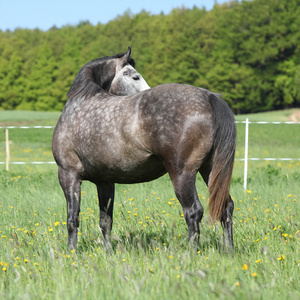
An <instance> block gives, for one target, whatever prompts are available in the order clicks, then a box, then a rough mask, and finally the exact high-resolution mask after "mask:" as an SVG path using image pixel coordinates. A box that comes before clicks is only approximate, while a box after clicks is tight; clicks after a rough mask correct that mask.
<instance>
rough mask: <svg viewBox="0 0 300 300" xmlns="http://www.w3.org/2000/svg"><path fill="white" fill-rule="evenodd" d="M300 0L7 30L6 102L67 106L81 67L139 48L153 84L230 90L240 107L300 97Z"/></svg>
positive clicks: (266, 106) (3, 56)
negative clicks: (70, 88) (70, 89)
mask: <svg viewBox="0 0 300 300" xmlns="http://www.w3.org/2000/svg"><path fill="white" fill-rule="evenodd" d="M299 16H300V0H253V1H244V0H243V1H241V2H239V1H232V2H228V3H225V4H222V5H218V4H216V5H215V6H214V8H213V9H212V10H210V11H206V10H205V9H204V8H201V9H200V8H198V7H196V6H195V7H194V8H193V9H187V8H184V7H181V8H177V9H174V10H173V11H172V12H171V13H170V14H167V15H166V14H160V15H151V14H150V13H148V12H147V11H141V12H140V13H139V14H135V15H134V14H132V13H131V12H130V11H126V12H125V13H124V14H123V15H121V16H118V17H117V18H116V19H114V20H112V21H110V22H109V23H107V24H101V23H98V24H97V25H96V26H93V25H91V24H90V23H89V22H88V21H82V22H80V23H79V24H78V25H77V26H63V27H62V28H56V27H55V26H53V27H52V28H51V29H49V30H47V31H41V30H39V29H34V30H29V29H20V28H19V29H16V30H14V31H13V32H11V31H8V30H7V31H0V109H19V110H57V111H60V110H62V109H63V106H64V104H65V102H66V100H67V99H66V94H67V92H68V89H69V87H70V86H71V84H72V82H73V80H74V78H75V75H76V74H77V72H78V70H79V69H80V67H81V66H83V65H84V64H85V63H87V62H88V61H91V60H92V59H95V58H98V57H102V56H107V55H112V54H116V53H118V52H124V51H126V50H127V47H128V46H132V47H133V54H132V56H133V58H134V59H135V60H136V68H137V70H138V71H139V72H140V73H141V74H142V75H143V77H144V78H145V79H146V81H147V82H148V84H149V85H150V86H152V87H153V86H156V85H158V84H162V83H167V82H177V83H186V84H191V85H194V86H199V87H202V88H206V89H209V90H211V91H213V92H217V93H221V94H222V95H223V98H224V99H225V100H226V101H227V103H228V104H229V105H230V107H231V108H232V110H233V111H234V112H235V113H248V112H258V111H266V110H276V109H283V108H288V107H296V106H299V104H300V43H299V41H300V30H299V28H300V17H299Z"/></svg>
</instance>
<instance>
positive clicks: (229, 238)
mask: <svg viewBox="0 0 300 300" xmlns="http://www.w3.org/2000/svg"><path fill="white" fill-rule="evenodd" d="M233 209H234V203H233V201H232V199H231V197H230V200H229V202H228V204H227V206H226V208H225V210H224V212H223V215H222V218H221V224H222V227H223V242H224V248H225V249H231V250H233V233H232V214H233Z"/></svg>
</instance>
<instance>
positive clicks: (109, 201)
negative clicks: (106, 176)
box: [97, 183, 115, 249]
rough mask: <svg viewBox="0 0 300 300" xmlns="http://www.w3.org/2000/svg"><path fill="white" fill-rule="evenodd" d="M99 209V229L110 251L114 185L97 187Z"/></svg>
mask: <svg viewBox="0 0 300 300" xmlns="http://www.w3.org/2000/svg"><path fill="white" fill-rule="evenodd" d="M97 190H98V198H99V207H100V229H101V231H102V234H103V237H104V241H105V243H106V246H107V247H108V249H111V241H110V234H111V229H112V223H113V208H114V197H115V185H114V183H108V184H99V185H97Z"/></svg>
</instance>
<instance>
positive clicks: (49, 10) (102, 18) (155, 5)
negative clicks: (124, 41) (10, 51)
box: [0, 0, 229, 31]
mask: <svg viewBox="0 0 300 300" xmlns="http://www.w3.org/2000/svg"><path fill="white" fill-rule="evenodd" d="M224 2H229V0H151V1H145V0H133V1H126V0H71V1H70V0H69V1H67V0H0V30H3V31H5V30H7V29H9V30H11V31H13V30H15V29H16V28H28V29H35V28H39V29H41V30H48V29H50V28H51V27H52V26H54V25H55V26H56V27H59V28H60V27H62V26H64V25H77V24H78V23H79V22H80V21H87V20H88V21H89V22H90V23H91V24H93V25H96V24H98V23H101V24H106V23H108V22H109V21H111V20H113V19H115V18H116V17H117V16H118V15H123V14H124V12H125V11H127V10H128V9H130V11H131V12H132V13H133V14H137V13H139V12H141V11H142V10H143V9H144V10H146V11H148V12H149V13H151V14H159V13H161V12H163V13H165V14H168V13H169V12H170V11H171V10H172V9H173V8H178V7H182V6H185V7H186V8H193V6H194V5H196V6H197V7H198V8H203V7H205V8H206V10H211V9H212V8H213V6H214V4H215V3H219V4H221V3H224Z"/></svg>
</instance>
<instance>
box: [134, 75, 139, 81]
mask: <svg viewBox="0 0 300 300" xmlns="http://www.w3.org/2000/svg"><path fill="white" fill-rule="evenodd" d="M132 79H133V80H140V76H139V75H134V76H132Z"/></svg>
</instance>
